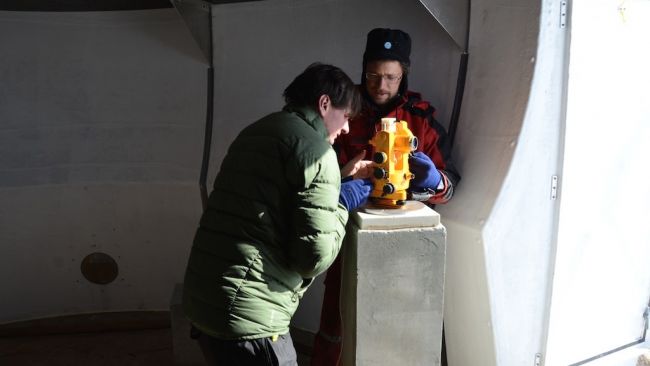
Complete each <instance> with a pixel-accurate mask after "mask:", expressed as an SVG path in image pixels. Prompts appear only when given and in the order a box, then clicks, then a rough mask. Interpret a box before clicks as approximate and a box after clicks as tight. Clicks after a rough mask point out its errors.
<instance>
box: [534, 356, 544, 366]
mask: <svg viewBox="0 0 650 366" xmlns="http://www.w3.org/2000/svg"><path fill="white" fill-rule="evenodd" d="M534 365H535V366H542V354H541V353H536V354H535V364H534Z"/></svg>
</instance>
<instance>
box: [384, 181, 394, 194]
mask: <svg viewBox="0 0 650 366" xmlns="http://www.w3.org/2000/svg"><path fill="white" fill-rule="evenodd" d="M383 192H384V194H391V193H394V192H395V186H393V185H392V184H391V183H387V184H384V189H383Z"/></svg>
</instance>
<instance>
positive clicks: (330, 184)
mask: <svg viewBox="0 0 650 366" xmlns="http://www.w3.org/2000/svg"><path fill="white" fill-rule="evenodd" d="M303 158H305V157H304V156H303ZM304 162H307V163H305V164H304V165H303V167H302V174H301V175H302V176H301V178H302V179H301V180H302V182H301V183H303V184H302V189H298V190H297V191H296V192H295V197H294V203H295V206H294V207H295V209H294V212H293V216H292V220H291V222H292V233H291V239H290V243H289V247H288V258H289V261H290V264H291V266H292V268H293V269H294V270H295V271H297V272H298V273H300V275H301V276H302V277H303V278H312V277H316V276H318V275H319V274H321V273H323V272H325V270H327V268H328V267H329V266H330V265H331V264H332V262H334V259H336V256H337V255H338V253H339V250H340V249H341V243H342V242H343V237H344V236H345V225H346V223H347V220H348V212H347V210H346V209H345V208H344V207H343V206H341V205H339V191H340V188H341V176H340V172H339V167H338V163H337V161H336V154H335V153H334V150H332V149H331V148H330V149H328V150H327V151H326V152H324V153H323V156H322V157H318V156H316V157H313V159H309V157H307V158H306V159H305V160H304V161H303V163H304Z"/></svg>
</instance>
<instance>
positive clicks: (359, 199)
mask: <svg viewBox="0 0 650 366" xmlns="http://www.w3.org/2000/svg"><path fill="white" fill-rule="evenodd" d="M371 190H372V182H371V181H370V180H369V179H352V180H348V181H346V182H343V183H341V194H340V195H339V202H340V203H341V204H342V205H343V206H345V208H347V209H348V211H352V210H355V209H356V208H357V207H359V206H363V205H364V204H365V203H366V202H367V201H368V196H369V195H370V191H371Z"/></svg>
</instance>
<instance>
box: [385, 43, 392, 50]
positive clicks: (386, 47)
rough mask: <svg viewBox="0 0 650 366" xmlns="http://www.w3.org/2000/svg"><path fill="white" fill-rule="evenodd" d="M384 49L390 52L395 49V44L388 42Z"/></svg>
mask: <svg viewBox="0 0 650 366" xmlns="http://www.w3.org/2000/svg"><path fill="white" fill-rule="evenodd" d="M384 48H385V49H387V50H390V49H391V48H393V44H392V43H390V42H386V43H384Z"/></svg>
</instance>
